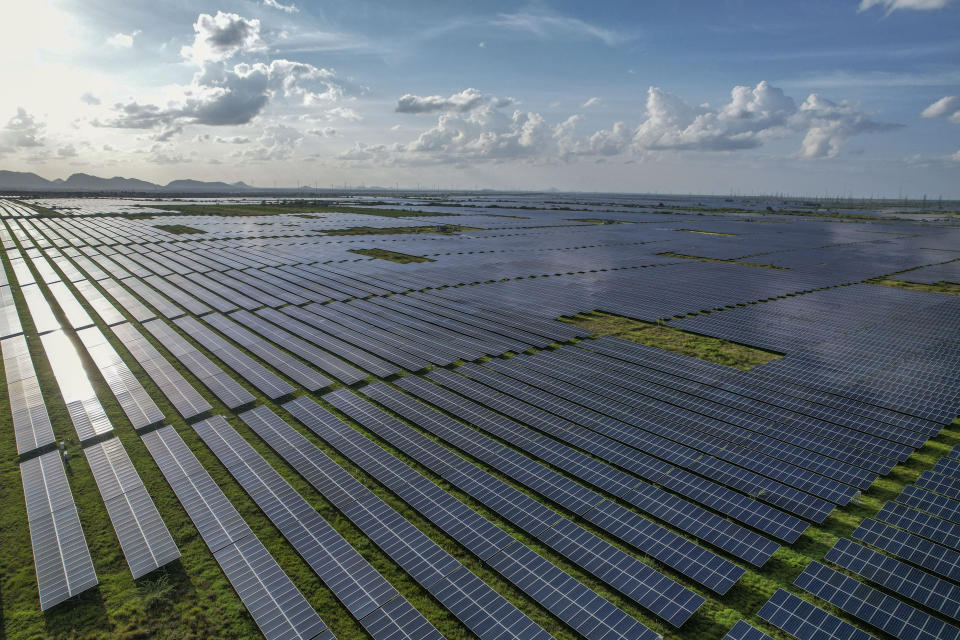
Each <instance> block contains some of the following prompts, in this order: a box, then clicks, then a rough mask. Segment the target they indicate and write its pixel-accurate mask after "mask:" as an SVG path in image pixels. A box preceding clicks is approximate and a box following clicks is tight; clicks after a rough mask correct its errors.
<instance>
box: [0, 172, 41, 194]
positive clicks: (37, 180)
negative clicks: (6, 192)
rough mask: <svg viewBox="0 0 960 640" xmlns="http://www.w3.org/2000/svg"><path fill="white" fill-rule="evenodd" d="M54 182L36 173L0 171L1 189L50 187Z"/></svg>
mask: <svg viewBox="0 0 960 640" xmlns="http://www.w3.org/2000/svg"><path fill="white" fill-rule="evenodd" d="M52 184H53V183H52V182H50V181H49V180H47V179H46V178H41V177H40V176H38V175H37V174H35V173H23V172H21V171H0V189H13V190H26V189H49V188H50V187H51V185H52Z"/></svg>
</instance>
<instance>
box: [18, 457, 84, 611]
mask: <svg viewBox="0 0 960 640" xmlns="http://www.w3.org/2000/svg"><path fill="white" fill-rule="evenodd" d="M20 478H21V480H22V481H23V495H24V498H25V500H26V506H27V523H28V524H29V526H30V540H31V543H32V544H33V560H34V563H35V565H36V571H37V587H38V589H39V591H40V608H41V609H43V610H46V609H49V608H51V607H53V606H55V605H57V604H59V603H61V602H63V601H64V600H67V599H68V598H71V597H73V596H75V595H77V594H78V593H82V592H83V591H86V590H87V589H90V588H91V587H94V586H96V585H97V574H96V572H95V571H94V569H93V561H92V560H91V559H90V550H89V549H88V548H87V541H86V539H85V538H84V536H83V529H82V528H81V527H80V518H79V516H78V514H77V506H76V504H75V503H74V501H73V495H72V494H71V493H70V485H69V483H68V482H67V474H66V472H65V471H64V469H63V463H62V462H61V461H60V454H59V453H58V452H56V451H50V452H48V453H45V454H43V455H40V456H37V457H35V458H32V459H30V460H27V461H26V462H23V463H21V464H20Z"/></svg>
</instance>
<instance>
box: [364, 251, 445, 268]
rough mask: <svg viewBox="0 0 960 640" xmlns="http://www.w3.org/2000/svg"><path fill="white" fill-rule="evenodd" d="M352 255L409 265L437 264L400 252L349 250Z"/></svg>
mask: <svg viewBox="0 0 960 640" xmlns="http://www.w3.org/2000/svg"><path fill="white" fill-rule="evenodd" d="M347 251H349V252H350V253H358V254H360V255H362V256H368V257H370V258H379V259H380V260H389V261H390V262H399V263H400V264H408V263H411V262H436V260H433V259H431V258H425V257H423V256H412V255H410V254H409V253H400V252H398V251H388V250H386V249H347Z"/></svg>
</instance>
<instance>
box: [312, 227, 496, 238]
mask: <svg viewBox="0 0 960 640" xmlns="http://www.w3.org/2000/svg"><path fill="white" fill-rule="evenodd" d="M462 231H479V228H478V227H461V226H458V225H441V226H439V227H438V226H436V225H434V226H427V227H385V228H382V227H350V228H349V229H336V230H334V231H324V232H323V234H322V235H325V236H370V235H396V234H401V235H402V234H408V233H437V234H441V235H452V234H454V233H460V232H462Z"/></svg>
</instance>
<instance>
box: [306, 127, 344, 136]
mask: <svg viewBox="0 0 960 640" xmlns="http://www.w3.org/2000/svg"><path fill="white" fill-rule="evenodd" d="M307 133H309V134H310V135H312V136H318V137H320V138H332V137H334V136H335V135H337V130H336V129H334V128H333V127H324V128H322V129H309V130H308V131H307Z"/></svg>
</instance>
